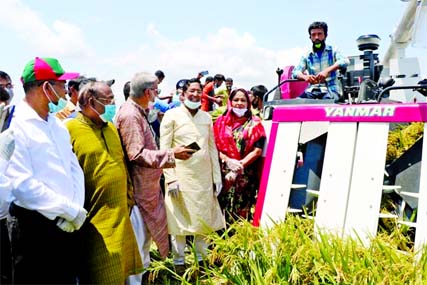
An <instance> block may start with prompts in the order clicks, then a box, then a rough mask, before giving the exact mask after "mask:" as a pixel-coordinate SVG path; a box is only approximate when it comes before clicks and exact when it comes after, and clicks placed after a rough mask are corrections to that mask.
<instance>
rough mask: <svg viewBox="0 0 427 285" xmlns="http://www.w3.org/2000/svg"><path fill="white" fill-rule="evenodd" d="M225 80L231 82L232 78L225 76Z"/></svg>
mask: <svg viewBox="0 0 427 285" xmlns="http://www.w3.org/2000/svg"><path fill="white" fill-rule="evenodd" d="M225 81H231V82H233V78H231V77H227V78H226V79H225Z"/></svg>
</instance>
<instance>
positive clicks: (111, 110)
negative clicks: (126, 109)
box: [92, 99, 116, 123]
mask: <svg viewBox="0 0 427 285" xmlns="http://www.w3.org/2000/svg"><path fill="white" fill-rule="evenodd" d="M95 100H96V99H95ZM96 101H97V102H98V103H99V104H101V105H102V106H104V113H102V114H99V113H98V112H97V111H96V110H95V108H92V109H93V110H94V111H95V112H96V113H97V114H98V116H99V118H100V119H101V120H102V121H103V122H104V123H107V122H113V118H114V116H115V115H116V105H114V104H109V105H104V104H102V103H101V102H99V101H98V100H96Z"/></svg>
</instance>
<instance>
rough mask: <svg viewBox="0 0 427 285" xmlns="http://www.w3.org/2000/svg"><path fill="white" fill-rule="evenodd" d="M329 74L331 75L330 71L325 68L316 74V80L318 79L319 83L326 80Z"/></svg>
mask: <svg viewBox="0 0 427 285" xmlns="http://www.w3.org/2000/svg"><path fill="white" fill-rule="evenodd" d="M328 76H329V72H328V71H326V70H323V71H321V72H319V73H318V74H317V75H316V80H317V81H318V83H320V82H324V81H325V80H326V78H327V77H328Z"/></svg>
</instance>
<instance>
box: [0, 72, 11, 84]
mask: <svg viewBox="0 0 427 285" xmlns="http://www.w3.org/2000/svg"><path fill="white" fill-rule="evenodd" d="M0 78H3V79H6V80H8V81H12V80H11V79H10V76H9V74H7V73H6V72H4V71H1V70H0Z"/></svg>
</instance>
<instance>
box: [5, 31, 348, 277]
mask: <svg viewBox="0 0 427 285" xmlns="http://www.w3.org/2000/svg"><path fill="white" fill-rule="evenodd" d="M314 30H316V31H317V30H322V31H323V32H324V37H323V42H322V37H321V35H320V36H317V35H312V33H313V31H314ZM309 34H310V37H311V38H312V41H313V51H314V53H313V54H312V56H314V57H320V58H328V59H329V57H330V56H329V53H330V51H329V50H330V48H329V46H326V45H325V44H324V39H325V37H326V34H327V27H326V29H325V28H324V27H323V26H314V28H311V29H310V28H309ZM319 41H320V46H319V47H317V46H318V42H319ZM334 56H335V55H334ZM318 60H319V59H318ZM304 64H305V66H304ZM322 64H323V63H322ZM344 64H345V63H344ZM319 65H320V66H321V64H320V63H319ZM340 65H341V63H340V62H337V63H335V62H332V65H330V66H331V67H330V68H329V69H327V70H319V68H318V67H316V66H317V65H316V63H315V61H313V60H312V59H310V60H306V61H304V60H302V61H301V66H300V67H299V68H297V69H296V73H295V76H296V77H298V78H302V79H304V80H307V81H309V82H310V83H311V84H313V85H316V86H317V85H319V86H320V85H322V84H326V86H327V90H329V89H333V88H332V86H333V84H332V81H331V80H329V78H330V76H331V74H332V75H333V72H334V71H335V70H336V68H338V66H340ZM305 70H307V71H308V73H309V74H313V76H311V75H310V76H308V75H306V74H305V73H304V71H305ZM316 72H318V73H319V74H315V73H316ZM203 76H204V74H199V75H198V76H197V77H196V78H192V79H183V80H180V81H178V82H177V84H176V87H177V88H176V92H174V93H173V94H171V95H170V96H165V97H161V96H160V95H159V93H160V92H159V87H158V85H159V84H160V83H161V81H162V80H163V78H164V77H165V75H164V73H163V72H162V71H157V72H155V73H154V74H153V73H148V72H139V73H136V74H135V75H134V77H133V78H132V79H131V80H130V81H129V82H127V83H126V84H125V86H124V88H123V91H124V95H125V98H126V101H125V103H123V104H122V105H121V106H120V108H119V109H118V110H117V109H116V105H115V95H114V94H113V92H112V89H111V85H112V84H114V80H108V81H101V80H97V79H96V78H87V77H84V76H80V75H79V74H78V73H67V72H65V71H64V70H63V68H62V66H61V65H60V63H59V61H58V60H57V59H54V58H39V57H36V58H34V59H32V60H30V61H29V62H28V63H27V64H26V66H25V67H24V70H23V72H22V76H21V82H22V84H23V88H24V92H25V98H24V100H23V101H22V102H20V103H19V104H18V105H17V106H16V108H15V106H11V105H10V104H9V103H10V100H11V98H12V97H13V85H12V82H11V79H10V77H9V76H8V75H7V74H6V73H4V72H0V108H1V111H2V113H1V123H2V125H1V130H2V133H1V134H0V170H1V172H0V206H1V209H0V210H1V211H0V214H1V216H0V218H1V245H2V248H1V252H2V254H1V257H2V262H1V265H2V283H14V284H53V283H55V284H76V283H78V284H123V283H126V284H141V282H142V280H143V278H144V272H145V269H146V268H147V267H148V266H149V265H150V248H151V246H152V242H155V244H156V246H157V249H158V251H159V254H160V256H161V257H162V258H165V257H166V256H168V254H169V251H170V249H171V252H172V256H173V262H174V264H175V266H176V267H177V268H178V267H182V266H184V264H185V251H184V249H185V246H186V242H187V236H193V238H194V239H193V240H194V247H195V252H196V257H197V259H198V260H199V261H201V260H202V259H203V258H204V256H206V254H207V248H208V244H207V241H206V235H207V234H208V233H210V232H212V231H218V230H221V229H223V228H225V227H226V224H227V222H228V223H231V222H233V221H235V220H236V219H238V218H243V219H247V220H251V218H252V212H253V207H254V204H255V200H256V196H257V191H258V187H259V178H260V168H259V158H260V157H261V154H262V150H263V148H264V145H265V141H266V134H265V130H264V127H263V125H262V121H261V118H260V113H261V112H262V102H263V96H264V94H265V93H266V92H267V89H266V87H265V86H263V85H257V86H254V87H252V88H251V89H250V90H247V89H245V88H235V87H233V80H232V79H231V78H225V77H224V76H223V75H222V74H217V75H215V76H214V77H212V78H207V79H206V80H205V84H202V83H201V82H200V79H201V78H202V77H203ZM224 82H225V84H223V83H224ZM319 88H320V87H319ZM328 88H329V89H328ZM322 90H323V89H321V88H320V91H321V92H323V91H324V90H323V91H322ZM315 91H316V90H315ZM310 92H311V94H318V93H315V92H313V90H311V91H310ZM316 92H317V91H316ZM326 92H327V91H326ZM67 94H68V97H69V99H67V96H66V95H67ZM310 96H311V95H310ZM315 96H317V95H315ZM319 96H320V95H319ZM322 97H324V95H322ZM11 272H13V274H11Z"/></svg>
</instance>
